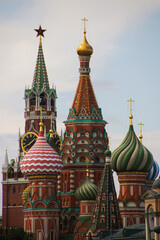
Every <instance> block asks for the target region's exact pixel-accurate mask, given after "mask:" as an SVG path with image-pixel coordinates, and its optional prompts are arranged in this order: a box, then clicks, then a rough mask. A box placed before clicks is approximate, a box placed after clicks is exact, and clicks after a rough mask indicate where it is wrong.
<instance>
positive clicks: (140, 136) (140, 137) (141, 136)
mask: <svg viewBox="0 0 160 240" xmlns="http://www.w3.org/2000/svg"><path fill="white" fill-rule="evenodd" d="M138 125H140V135H139V139H140V142H141V143H142V138H143V135H142V126H143V125H144V124H143V123H142V122H140V123H138Z"/></svg>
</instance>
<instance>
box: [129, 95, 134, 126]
mask: <svg viewBox="0 0 160 240" xmlns="http://www.w3.org/2000/svg"><path fill="white" fill-rule="evenodd" d="M127 101H128V102H130V115H129V118H130V125H132V119H133V115H132V103H133V102H134V100H132V98H130V99H129V100H127Z"/></svg>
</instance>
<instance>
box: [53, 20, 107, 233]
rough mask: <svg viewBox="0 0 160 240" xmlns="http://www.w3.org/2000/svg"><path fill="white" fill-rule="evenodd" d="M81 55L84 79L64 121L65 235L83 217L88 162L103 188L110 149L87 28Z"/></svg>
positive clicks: (62, 184)
mask: <svg viewBox="0 0 160 240" xmlns="http://www.w3.org/2000/svg"><path fill="white" fill-rule="evenodd" d="M84 20H85V19H84ZM84 22H85V21H84ZM77 53H78V56H79V60H80V68H79V72H80V78H79V83H78V87H77V91H76V94H75V98H74V101H73V104H72V107H71V109H70V110H69V115H68V118H67V120H66V121H65V122H64V123H65V127H66V130H65V133H64V139H63V145H62V160H63V164H64V167H63V171H62V174H61V176H59V179H58V193H59V198H60V199H61V201H62V219H61V220H62V223H63V229H62V230H63V232H70V231H73V229H74V222H75V220H76V219H77V216H78V215H79V200H78V199H77V198H76V197H75V190H76V189H77V188H78V187H79V185H81V184H82V182H83V181H84V180H85V179H86V175H85V169H86V159H89V160H90V162H89V173H90V174H89V177H90V179H91V181H92V182H93V183H94V184H96V185H99V182H100V179H101V175H102V172H103V168H104V163H105V155H104V152H105V150H106V148H107V133H106V131H105V125H106V122H105V121H104V120H103V117H102V113H101V109H100V108H99V106H98V103H97V100H96V97H95V94H94V91H93V87H92V83H91V79H90V68H89V62H90V58H91V55H92V53H93V49H92V47H91V46H90V45H89V43H88V42H87V39H86V30H85V28H84V38H83V41H82V43H81V44H80V46H79V47H78V48H77Z"/></svg>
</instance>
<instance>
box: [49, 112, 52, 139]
mask: <svg viewBox="0 0 160 240" xmlns="http://www.w3.org/2000/svg"><path fill="white" fill-rule="evenodd" d="M49 132H50V137H53V129H52V114H51V127H50V130H49Z"/></svg>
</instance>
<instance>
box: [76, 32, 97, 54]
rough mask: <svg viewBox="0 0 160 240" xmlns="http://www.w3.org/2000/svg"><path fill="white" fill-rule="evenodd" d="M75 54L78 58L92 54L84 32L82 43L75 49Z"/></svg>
mask: <svg viewBox="0 0 160 240" xmlns="http://www.w3.org/2000/svg"><path fill="white" fill-rule="evenodd" d="M77 53H78V55H79V56H90V55H92V53H93V48H92V47H91V46H90V45H89V43H88V42H87V39H86V32H84V38H83V41H82V43H81V44H80V45H79V47H78V48H77Z"/></svg>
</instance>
